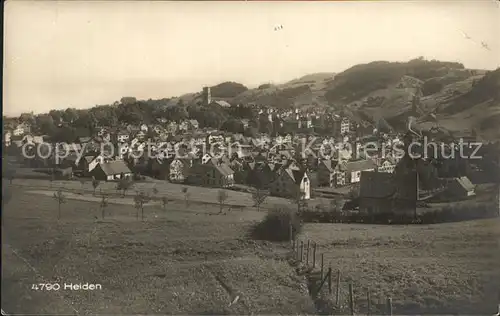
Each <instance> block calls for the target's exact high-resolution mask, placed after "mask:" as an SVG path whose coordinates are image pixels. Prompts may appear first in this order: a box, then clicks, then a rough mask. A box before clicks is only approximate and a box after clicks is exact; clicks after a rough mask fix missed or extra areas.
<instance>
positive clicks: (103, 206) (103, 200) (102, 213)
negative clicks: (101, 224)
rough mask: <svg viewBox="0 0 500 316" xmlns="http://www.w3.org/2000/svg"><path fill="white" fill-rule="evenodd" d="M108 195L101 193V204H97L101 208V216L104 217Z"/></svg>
mask: <svg viewBox="0 0 500 316" xmlns="http://www.w3.org/2000/svg"><path fill="white" fill-rule="evenodd" d="M108 205H109V204H108V196H107V195H106V194H102V195H101V204H100V205H99V206H100V208H101V216H102V218H103V219H104V214H105V211H106V208H107V207H108Z"/></svg>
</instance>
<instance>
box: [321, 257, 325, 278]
mask: <svg viewBox="0 0 500 316" xmlns="http://www.w3.org/2000/svg"><path fill="white" fill-rule="evenodd" d="M324 259H325V254H324V253H322V254H321V278H322V279H323V275H324V270H323V269H324V266H323V260H324Z"/></svg>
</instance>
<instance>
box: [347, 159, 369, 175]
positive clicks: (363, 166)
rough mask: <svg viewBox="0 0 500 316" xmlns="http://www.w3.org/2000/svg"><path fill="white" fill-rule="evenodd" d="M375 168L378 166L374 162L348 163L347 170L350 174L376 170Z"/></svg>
mask: <svg viewBox="0 0 500 316" xmlns="http://www.w3.org/2000/svg"><path fill="white" fill-rule="evenodd" d="M375 167H376V165H375V162H374V161H373V160H358V161H348V162H347V163H346V170H347V171H348V172H354V171H365V170H370V169H375Z"/></svg>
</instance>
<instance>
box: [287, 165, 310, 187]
mask: <svg viewBox="0 0 500 316" xmlns="http://www.w3.org/2000/svg"><path fill="white" fill-rule="evenodd" d="M285 172H286V173H287V174H288V175H289V176H290V178H291V179H292V180H293V182H294V183H295V184H300V183H301V182H302V179H303V178H304V175H305V171H304V170H296V169H290V168H286V169H285Z"/></svg>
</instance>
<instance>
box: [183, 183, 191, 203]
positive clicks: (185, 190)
mask: <svg viewBox="0 0 500 316" xmlns="http://www.w3.org/2000/svg"><path fill="white" fill-rule="evenodd" d="M181 192H182V193H184V201H185V202H186V207H188V206H189V196H190V195H191V193H190V192H189V188H187V187H184V188H182V189H181Z"/></svg>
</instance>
